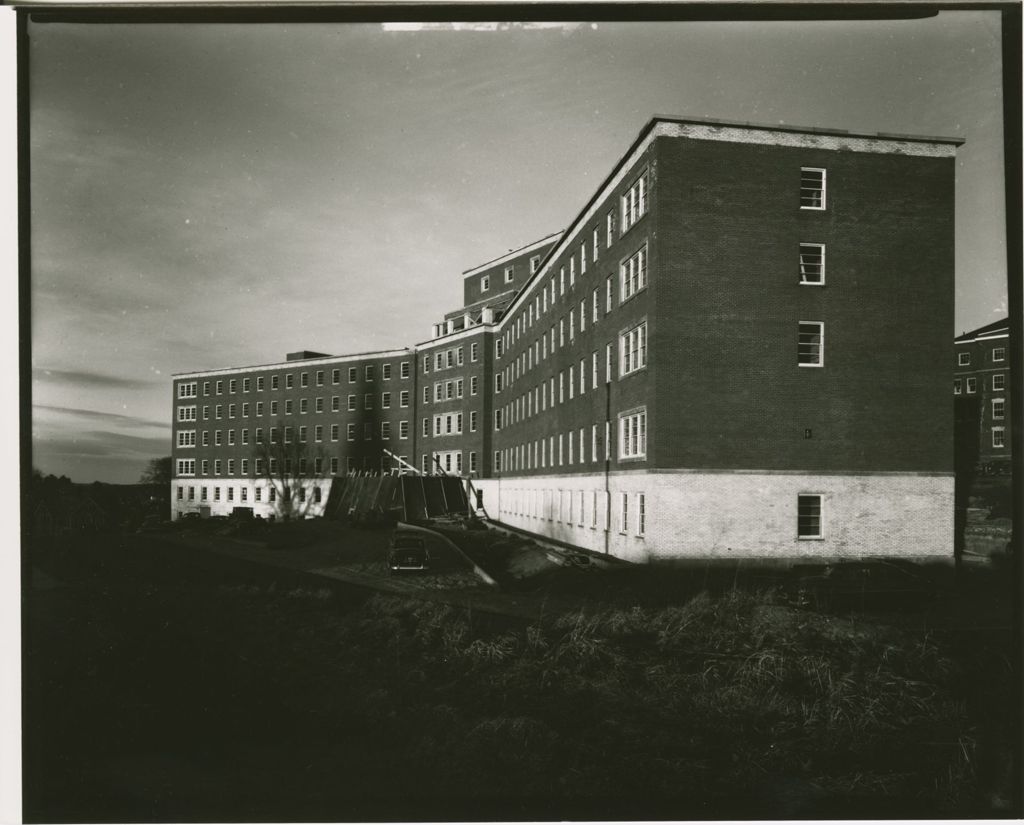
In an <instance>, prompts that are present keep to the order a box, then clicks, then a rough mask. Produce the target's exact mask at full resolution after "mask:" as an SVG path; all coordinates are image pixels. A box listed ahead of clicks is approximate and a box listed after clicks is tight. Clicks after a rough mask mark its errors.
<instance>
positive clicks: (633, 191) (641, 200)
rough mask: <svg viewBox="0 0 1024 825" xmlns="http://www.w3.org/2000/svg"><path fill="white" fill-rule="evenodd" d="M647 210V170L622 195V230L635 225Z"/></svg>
mask: <svg viewBox="0 0 1024 825" xmlns="http://www.w3.org/2000/svg"><path fill="white" fill-rule="evenodd" d="M646 212H647V170H646V169H644V170H643V172H641V173H640V176H639V177H638V178H637V179H636V180H635V181H634V182H633V183H632V184H631V185H630V187H629V189H627V190H626V193H625V194H624V195H623V196H622V231H623V232H625V231H626V230H627V229H629V228H630V227H631V226H633V225H634V224H635V223H636V222H637V221H638V220H640V218H642V217H643V216H644V214H645V213H646Z"/></svg>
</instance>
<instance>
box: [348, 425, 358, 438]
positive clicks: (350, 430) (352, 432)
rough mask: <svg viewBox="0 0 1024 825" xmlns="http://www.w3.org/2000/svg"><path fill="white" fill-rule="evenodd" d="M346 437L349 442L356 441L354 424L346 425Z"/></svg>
mask: <svg viewBox="0 0 1024 825" xmlns="http://www.w3.org/2000/svg"><path fill="white" fill-rule="evenodd" d="M346 436H347V438H348V440H349V441H355V440H356V425H355V424H349V425H348V429H347V431H346Z"/></svg>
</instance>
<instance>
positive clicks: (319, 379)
mask: <svg viewBox="0 0 1024 825" xmlns="http://www.w3.org/2000/svg"><path fill="white" fill-rule="evenodd" d="M316 385H317V386H318V387H322V386H323V385H324V371H323V370H317V371H316Z"/></svg>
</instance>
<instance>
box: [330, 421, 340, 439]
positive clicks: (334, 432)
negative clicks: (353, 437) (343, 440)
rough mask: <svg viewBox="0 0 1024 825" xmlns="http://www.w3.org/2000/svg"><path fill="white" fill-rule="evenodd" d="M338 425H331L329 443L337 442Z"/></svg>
mask: <svg viewBox="0 0 1024 825" xmlns="http://www.w3.org/2000/svg"><path fill="white" fill-rule="evenodd" d="M338 431H339V425H337V424H331V441H337V440H338Z"/></svg>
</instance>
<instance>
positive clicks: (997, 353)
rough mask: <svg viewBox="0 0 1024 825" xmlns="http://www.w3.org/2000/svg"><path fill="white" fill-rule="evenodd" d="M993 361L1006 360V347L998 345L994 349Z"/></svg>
mask: <svg viewBox="0 0 1024 825" xmlns="http://www.w3.org/2000/svg"><path fill="white" fill-rule="evenodd" d="M992 360H993V361H1005V360H1006V347H996V348H995V349H993V350H992Z"/></svg>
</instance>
